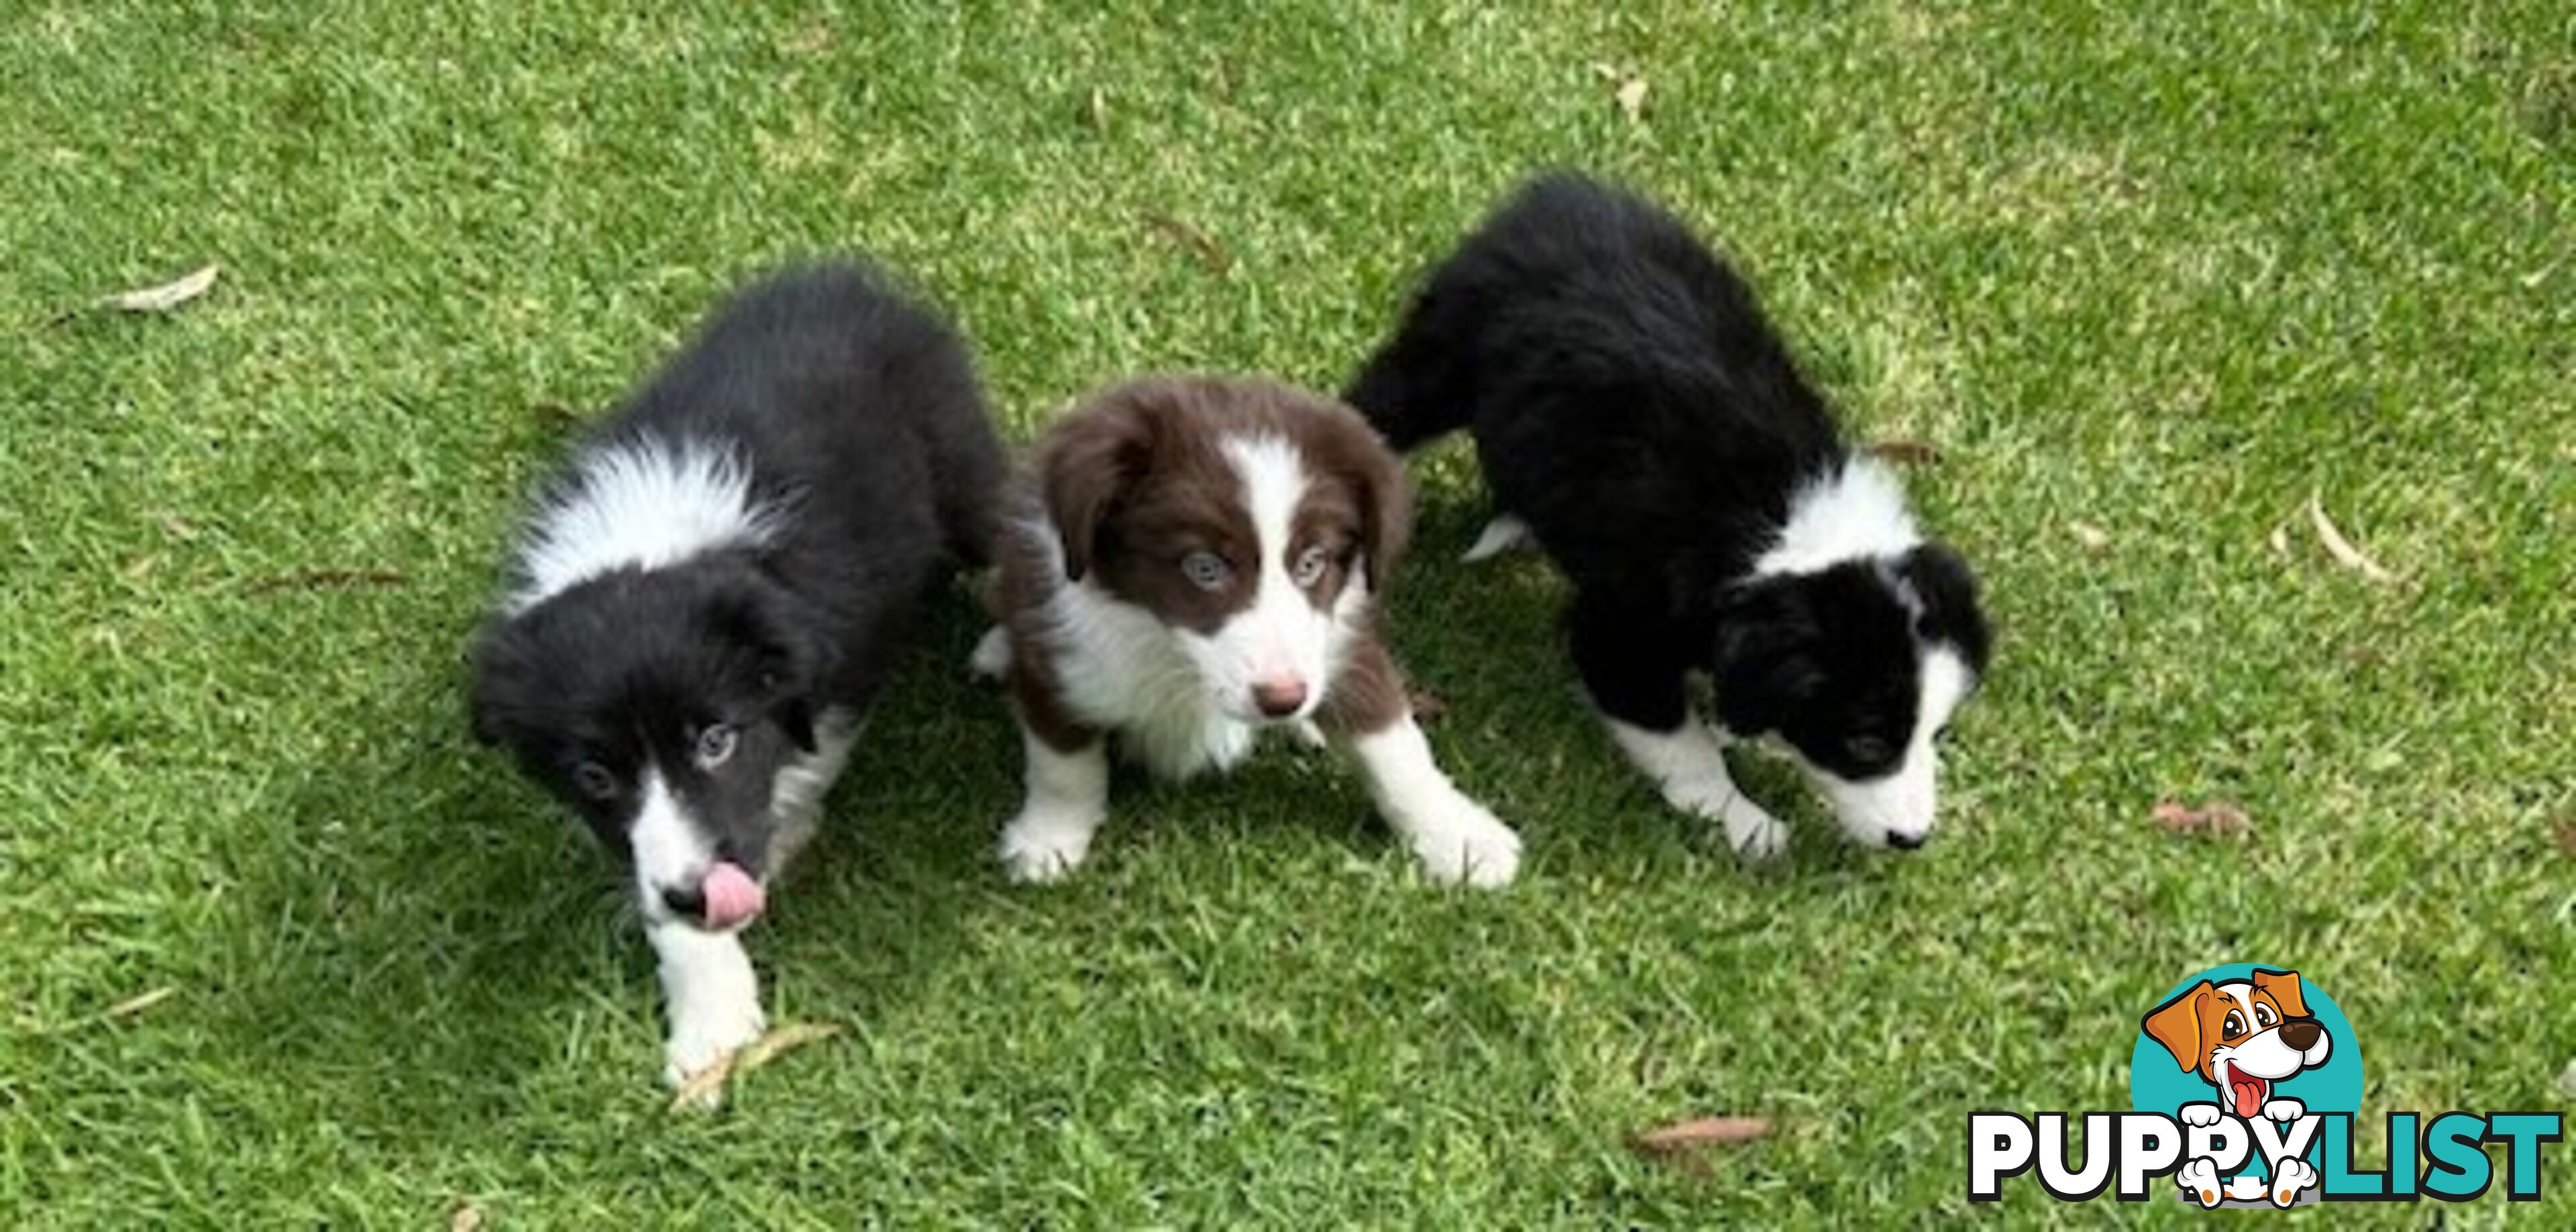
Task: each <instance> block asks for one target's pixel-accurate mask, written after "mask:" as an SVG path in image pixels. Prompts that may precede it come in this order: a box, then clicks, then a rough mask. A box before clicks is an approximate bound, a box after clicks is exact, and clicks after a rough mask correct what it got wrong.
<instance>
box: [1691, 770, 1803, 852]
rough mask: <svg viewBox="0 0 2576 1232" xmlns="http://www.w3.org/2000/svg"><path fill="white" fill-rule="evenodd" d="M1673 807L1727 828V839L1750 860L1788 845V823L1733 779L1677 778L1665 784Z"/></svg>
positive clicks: (1778, 850)
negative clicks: (1741, 788) (1721, 781)
mask: <svg viewBox="0 0 2576 1232" xmlns="http://www.w3.org/2000/svg"><path fill="white" fill-rule="evenodd" d="M1664 798H1665V799H1666V800H1669V801H1671V802H1672V805H1673V807H1674V808H1677V809H1680V810H1682V811H1683V812H1686V813H1691V814H1695V815H1697V816H1700V817H1705V818H1707V819H1709V820H1711V821H1714V822H1716V823H1718V824H1719V825H1720V826H1722V827H1724V828H1725V830H1726V842H1727V845H1728V846H1730V847H1733V848H1735V854H1736V855H1738V856H1740V857H1742V858H1744V859H1747V860H1757V861H1758V860H1768V859H1771V858H1772V857H1774V856H1777V855H1779V854H1780V853H1781V852H1783V851H1787V850H1788V849H1789V827H1788V826H1786V825H1783V824H1781V821H1780V819H1779V818H1777V817H1774V816H1772V815H1771V814H1770V813H1769V812H1767V811H1765V810H1764V809H1763V807H1762V806H1761V805H1759V804H1755V803H1754V802H1752V801H1751V800H1748V799H1746V798H1745V797H1744V793H1743V792H1742V791H1740V790H1738V789H1737V788H1736V786H1735V784H1734V783H1733V782H1732V781H1729V782H1725V783H1700V782H1695V781H1692V780H1688V779H1682V780H1675V781H1674V782H1671V783H1668V784H1666V785H1665V787H1664Z"/></svg>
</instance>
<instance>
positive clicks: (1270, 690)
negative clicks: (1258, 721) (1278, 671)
mask: <svg viewBox="0 0 2576 1232" xmlns="http://www.w3.org/2000/svg"><path fill="white" fill-rule="evenodd" d="M1252 702H1253V704H1254V705H1256V706H1259V707H1261V713H1263V714H1266V715H1269V716H1270V717H1271V718H1274V719H1284V718H1287V717H1288V716H1289V715H1292V714H1295V713H1297V708H1298V707H1300V706H1303V705H1305V704H1306V682H1305V681H1303V680H1299V679H1297V678H1296V677H1294V676H1274V677H1272V678H1270V679H1268V680H1263V681H1260V682H1258V683H1255V684H1254V685H1253V686H1252Z"/></svg>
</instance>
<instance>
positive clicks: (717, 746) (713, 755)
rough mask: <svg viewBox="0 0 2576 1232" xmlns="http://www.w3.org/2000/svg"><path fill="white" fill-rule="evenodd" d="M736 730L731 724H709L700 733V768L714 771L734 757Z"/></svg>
mask: <svg viewBox="0 0 2576 1232" xmlns="http://www.w3.org/2000/svg"><path fill="white" fill-rule="evenodd" d="M733 746H734V729H733V727H732V725H731V724H726V723H709V724H707V726H706V730H704V731H701V732H699V733H698V768H699V769H701V770H713V769H715V768H716V767H718V766H721V765H723V764H725V759H726V758H728V757H731V756H733Z"/></svg>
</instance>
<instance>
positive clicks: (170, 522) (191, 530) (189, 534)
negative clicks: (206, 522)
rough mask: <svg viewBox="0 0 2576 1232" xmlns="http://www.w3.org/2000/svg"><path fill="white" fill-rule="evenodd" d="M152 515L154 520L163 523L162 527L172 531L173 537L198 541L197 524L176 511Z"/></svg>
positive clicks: (185, 540)
mask: <svg viewBox="0 0 2576 1232" xmlns="http://www.w3.org/2000/svg"><path fill="white" fill-rule="evenodd" d="M152 517H153V520H155V521H157V522H159V523H161V529H163V530H166V531H168V532H170V537H171V538H174V539H178V540H180V541H182V542H195V541H196V538H197V527H196V524H195V523H193V522H190V521H189V520H188V519H186V518H183V517H180V516H179V515H178V514H175V513H156V514H154V515H152Z"/></svg>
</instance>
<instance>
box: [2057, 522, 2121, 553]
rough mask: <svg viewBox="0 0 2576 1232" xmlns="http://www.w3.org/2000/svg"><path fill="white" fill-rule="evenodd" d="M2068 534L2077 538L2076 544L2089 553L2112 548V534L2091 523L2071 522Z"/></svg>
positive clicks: (2068, 525) (2067, 529) (2067, 525)
mask: <svg viewBox="0 0 2576 1232" xmlns="http://www.w3.org/2000/svg"><path fill="white" fill-rule="evenodd" d="M2066 533H2068V534H2070V535H2073V536H2075V542H2076V543H2078V544H2080V545H2082V546H2083V548H2084V550H2085V551H2087V552H2099V551H2101V550H2103V549H2104V548H2107V547H2110V546H2111V532H2109V531H2107V530H2104V529H2102V528H2101V527H2099V526H2095V525H2094V524H2092V523H2091V522H2069V523H2067V524H2066Z"/></svg>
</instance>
